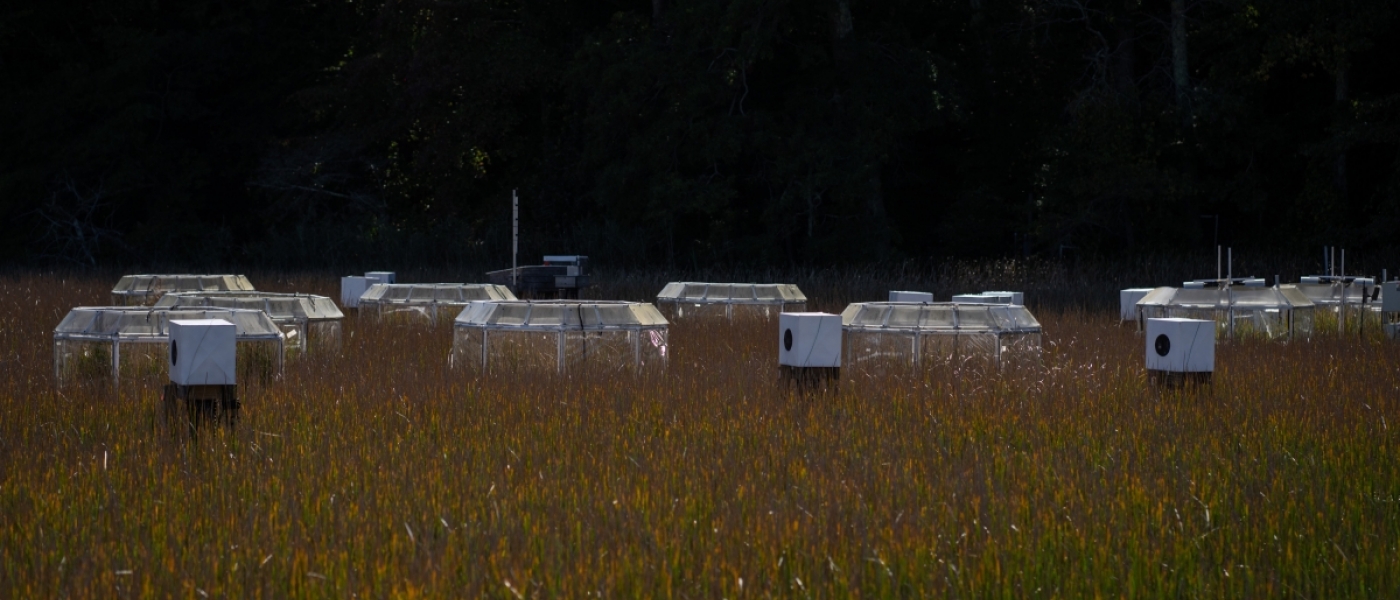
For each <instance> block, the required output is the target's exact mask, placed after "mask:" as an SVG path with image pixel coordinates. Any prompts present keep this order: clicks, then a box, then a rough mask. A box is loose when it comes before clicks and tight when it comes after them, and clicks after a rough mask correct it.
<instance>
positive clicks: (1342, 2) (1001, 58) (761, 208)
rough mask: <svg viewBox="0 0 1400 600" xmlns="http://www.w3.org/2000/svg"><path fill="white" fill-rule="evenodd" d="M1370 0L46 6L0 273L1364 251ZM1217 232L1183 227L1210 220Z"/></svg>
mask: <svg viewBox="0 0 1400 600" xmlns="http://www.w3.org/2000/svg"><path fill="white" fill-rule="evenodd" d="M1397 12H1400V9H1397V8H1396V7H1395V4H1394V2H1393V0H1337V1H1330V2H1322V1H1318V0H1272V1H1270V2H1255V1H1253V0H923V1H919V2H914V1H912V0H868V1H864V2H858V1H855V0H815V1H806V2H794V1H790V0H724V1H715V0H706V1H698V0H652V1H651V2H645V1H644V0H587V1H583V0H533V1H529V2H525V1H522V0H490V1H488V0H456V1H439V0H395V1H382V0H381V1H370V2H364V1H362V2H350V1H346V0H296V1H285V2H271V1H267V0H256V1H248V2H238V3H232V4H230V3H224V2H214V1H212V0H189V1H186V2H179V3H154V2H144V1H136V0H111V1H109V2H103V3H98V4H91V3H79V2H74V1H72V0H56V1H54V2H45V3H29V6H26V7H23V8H18V7H16V8H10V9H7V10H5V11H0V114H3V115H4V116H3V117H0V134H3V138H4V139H5V140H6V141H7V142H8V143H6V144H5V145H4V148H3V149H0V233H3V235H0V261H4V262H10V263H15V262H34V261H61V262H76V263H80V264H100V263H120V264H133V263H146V264H150V263H167V264H168V263H185V264H219V263H231V262H239V263H259V264H265V265H268V266H284V267H285V266H294V265H317V264H332V263H348V262H355V261H358V260H362V258H363V257H365V256H370V255H377V256H381V257H382V256H385V255H386V254H387V255H388V256H391V257H396V258H397V259H402V260H420V261H421V260H428V261H437V262H463V261H476V262H480V261H492V260H500V259H501V257H502V256H504V254H505V252H506V249H507V248H508V245H507V244H506V243H505V240H506V236H507V234H508V223H509V221H508V219H509V211H510V209H509V198H510V195H511V191H512V190H513V189H518V190H519V193H520V196H521V198H522V201H523V210H522V222H523V227H524V230H525V232H526V234H527V235H526V236H525V239H524V246H523V248H522V251H524V252H525V253H526V254H527V255H533V254H538V253H540V252H545V251H550V252H582V253H588V254H591V255H593V256H594V257H595V259H599V260H605V261H609V262H613V263H622V262H627V263H633V264H635V263H642V262H645V263H651V264H685V265H693V264H704V263H710V262H714V261H720V262H733V261H764V262H767V263H770V264H773V263H776V264H822V263H830V262H839V261H865V260H872V259H886V258H896V257H906V256H938V255H947V254H956V255H973V256H978V255H981V256H986V255H1022V254H1042V255H1059V254H1061V253H1063V252H1065V251H1067V250H1068V251H1070V252H1074V253H1092V254H1109V253H1119V254H1121V253H1128V254H1135V253H1144V252H1159V251H1168V252H1180V251H1183V250H1184V249H1190V248H1205V247H1209V246H1210V245H1211V244H1212V243H1213V242H1214V241H1215V240H1217V239H1218V240H1219V241H1220V242H1222V243H1227V242H1228V243H1231V244H1234V245H1236V246H1237V247H1253V248H1261V249H1263V248H1267V249H1271V250H1276V249H1281V248H1288V249H1298V248H1306V247H1313V246H1316V245H1321V244H1325V243H1330V244H1339V245H1346V246H1349V247H1352V248H1358V249H1369V250H1375V251H1383V250H1391V249H1393V247H1394V243H1393V242H1392V241H1391V238H1392V236H1389V235H1387V234H1388V232H1390V231H1393V230H1394V229H1395V228H1396V226H1397V225H1400V202H1397V193H1398V192H1400V79H1397V78H1396V77H1395V76H1394V73H1396V72H1398V71H1397V69H1400V41H1397V40H1400V36H1395V35H1393V33H1394V31H1395V28H1396V23H1397V16H1398V15H1397ZM1217 229H1218V232H1217Z"/></svg>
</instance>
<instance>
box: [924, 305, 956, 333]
mask: <svg viewBox="0 0 1400 600" xmlns="http://www.w3.org/2000/svg"><path fill="white" fill-rule="evenodd" d="M919 308H920V310H921V315H922V317H921V320H920V322H919V326H920V327H924V328H934V329H951V328H952V327H953V307H951V306H921V307H919Z"/></svg>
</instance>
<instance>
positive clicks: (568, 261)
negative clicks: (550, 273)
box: [544, 254, 579, 265]
mask: <svg viewBox="0 0 1400 600" xmlns="http://www.w3.org/2000/svg"><path fill="white" fill-rule="evenodd" d="M578 258H579V256H578V255H577V254H546V255H545V257H544V262H547V263H549V264H551V265H577V264H578Z"/></svg>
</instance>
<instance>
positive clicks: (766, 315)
mask: <svg viewBox="0 0 1400 600" xmlns="http://www.w3.org/2000/svg"><path fill="white" fill-rule="evenodd" d="M778 309H779V306H778V305H776V304H734V305H732V311H733V315H734V319H736V320H737V319H750V320H763V319H771V318H773V317H775V316H777V314H778Z"/></svg>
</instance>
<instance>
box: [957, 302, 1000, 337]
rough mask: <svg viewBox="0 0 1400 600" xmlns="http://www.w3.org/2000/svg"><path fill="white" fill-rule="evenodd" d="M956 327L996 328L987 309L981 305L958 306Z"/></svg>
mask: <svg viewBox="0 0 1400 600" xmlns="http://www.w3.org/2000/svg"><path fill="white" fill-rule="evenodd" d="M958 328H959V329H964V330H966V329H973V330H993V331H995V330H996V324H995V323H993V322H992V318H991V315H990V314H989V312H988V309H986V308H983V307H969V306H960V307H959V308H958Z"/></svg>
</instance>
